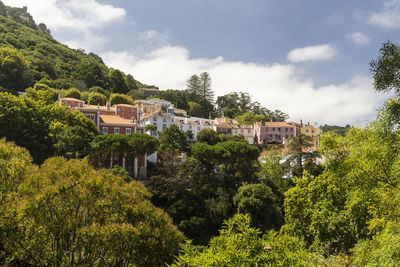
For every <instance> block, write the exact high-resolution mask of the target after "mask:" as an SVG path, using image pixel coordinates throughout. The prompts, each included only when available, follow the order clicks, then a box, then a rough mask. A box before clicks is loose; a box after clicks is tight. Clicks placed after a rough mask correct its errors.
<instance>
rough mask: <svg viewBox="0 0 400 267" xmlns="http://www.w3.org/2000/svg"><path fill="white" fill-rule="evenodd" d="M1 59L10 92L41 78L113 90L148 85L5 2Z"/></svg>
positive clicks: (0, 10) (2, 81) (59, 85)
mask: <svg viewBox="0 0 400 267" xmlns="http://www.w3.org/2000/svg"><path fill="white" fill-rule="evenodd" d="M0 62H1V67H0V86H1V87H2V88H3V89H5V90H7V91H14V92H16V91H23V90H24V89H25V88H27V87H30V86H33V85H34V84H35V83H36V82H39V81H41V80H42V81H41V82H43V83H45V84H47V85H50V86H51V87H54V88H56V89H68V88H70V87H75V88H78V89H79V90H81V91H84V90H86V89H88V88H90V87H92V86H100V87H102V88H104V89H106V90H107V91H109V92H110V93H111V92H115V93H127V92H128V91H130V90H132V89H137V88H140V87H148V86H147V85H144V84H142V83H140V82H139V81H136V80H135V79H134V78H133V76H132V75H129V74H128V75H126V74H125V73H123V72H122V71H119V70H115V69H112V68H108V67H107V66H106V65H105V64H104V62H103V61H102V59H101V58H100V57H99V56H97V55H96V54H94V53H86V52H85V51H84V50H83V49H71V48H69V47H68V46H66V45H64V44H61V43H60V42H58V41H57V40H55V39H54V38H53V37H52V36H51V35H50V31H49V30H48V29H47V27H46V25H44V24H42V23H41V24H39V25H37V24H36V23H35V21H34V19H33V18H32V16H31V15H30V14H29V13H27V10H26V8H12V7H8V6H5V5H4V4H3V3H2V2H1V1H0Z"/></svg>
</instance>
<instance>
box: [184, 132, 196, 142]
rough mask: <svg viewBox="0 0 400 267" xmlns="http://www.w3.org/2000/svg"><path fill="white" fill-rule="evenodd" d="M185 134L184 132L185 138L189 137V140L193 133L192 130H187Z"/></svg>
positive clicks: (191, 138)
mask: <svg viewBox="0 0 400 267" xmlns="http://www.w3.org/2000/svg"><path fill="white" fill-rule="evenodd" d="M185 134H186V136H187V138H188V139H189V141H192V140H193V137H194V135H193V131H192V130H187V131H186V133H185Z"/></svg>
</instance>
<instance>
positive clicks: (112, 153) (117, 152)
mask: <svg viewBox="0 0 400 267" xmlns="http://www.w3.org/2000/svg"><path fill="white" fill-rule="evenodd" d="M157 146H158V141H157V139H156V138H155V137H153V136H150V135H147V134H141V133H133V134H130V135H113V134H110V135H108V134H106V135H99V136H96V138H94V139H93V141H92V142H91V143H90V154H89V162H90V163H91V164H92V165H93V166H95V167H104V168H112V167H113V166H114V165H119V166H121V167H122V166H123V161H122V162H120V161H118V160H119V159H120V158H121V157H124V158H126V159H130V160H131V161H133V159H134V158H135V157H138V156H144V155H145V154H151V153H153V152H154V151H156V149H157ZM111 158H112V159H113V161H112V164H110V161H111ZM111 165H112V166H111Z"/></svg>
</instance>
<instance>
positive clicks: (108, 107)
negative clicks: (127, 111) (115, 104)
mask: <svg viewBox="0 0 400 267" xmlns="http://www.w3.org/2000/svg"><path fill="white" fill-rule="evenodd" d="M106 107H107V110H110V109H111V104H110V102H109V101H107V103H106Z"/></svg>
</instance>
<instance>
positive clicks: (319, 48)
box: [287, 44, 337, 62]
mask: <svg viewBox="0 0 400 267" xmlns="http://www.w3.org/2000/svg"><path fill="white" fill-rule="evenodd" d="M336 54H337V51H336V49H335V48H333V47H332V45H330V44H324V45H315V46H307V47H302V48H296V49H294V50H292V51H290V52H289V54H288V55H287V59H288V60H289V61H291V62H306V61H319V60H328V59H331V58H333V57H334V56H335V55H336Z"/></svg>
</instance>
